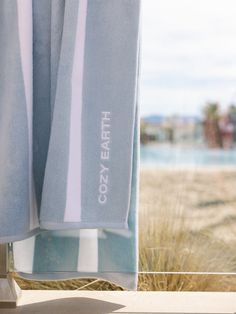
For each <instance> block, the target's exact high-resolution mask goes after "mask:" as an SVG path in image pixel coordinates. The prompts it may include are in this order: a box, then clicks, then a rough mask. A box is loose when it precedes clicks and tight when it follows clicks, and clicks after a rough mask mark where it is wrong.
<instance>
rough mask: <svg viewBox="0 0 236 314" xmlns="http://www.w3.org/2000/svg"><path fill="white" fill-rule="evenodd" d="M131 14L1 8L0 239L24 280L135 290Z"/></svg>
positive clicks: (134, 8)
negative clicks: (105, 283) (77, 281)
mask: <svg viewBox="0 0 236 314" xmlns="http://www.w3.org/2000/svg"><path fill="white" fill-rule="evenodd" d="M139 12H140V0H119V1H118V0H40V1H38V0H12V1H9V0H1V1H0V69H1V71H0V119H1V121H0V160H1V162H0V200H1V203H0V242H13V241H18V242H15V243H14V245H13V254H14V261H15V271H17V272H19V273H20V274H21V275H22V276H24V277H27V278H31V279H65V278H75V277H96V278H102V279H106V280H110V281H112V282H115V283H117V284H119V285H122V286H124V287H126V288H128V289H134V288H136V285H137V261H138V257H137V254H138V253H137V252H138V250H137V245H138V244H137V243H138V241H137V217H136V215H137V184H138V175H137V173H138V172H137V171H138V170H137V169H138V138H139V137H138V129H139V125H138V123H139V122H138V121H139V118H138V106H137V102H138V97H137V93H138V77H139V74H138V66H139V64H138V63H139V62H138V61H139ZM25 238H27V239H25ZM22 239H23V240H22ZM19 240H20V241H19Z"/></svg>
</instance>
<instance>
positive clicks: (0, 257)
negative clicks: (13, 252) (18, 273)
mask: <svg viewBox="0 0 236 314" xmlns="http://www.w3.org/2000/svg"><path fill="white" fill-rule="evenodd" d="M8 265H9V264H8V244H0V308H14V307H16V306H17V299H18V297H19V296H20V294H21V290H20V288H19V286H18V285H17V283H16V282H15V280H14V279H13V278H12V276H11V274H10V273H9V272H8V268H9V267H8Z"/></svg>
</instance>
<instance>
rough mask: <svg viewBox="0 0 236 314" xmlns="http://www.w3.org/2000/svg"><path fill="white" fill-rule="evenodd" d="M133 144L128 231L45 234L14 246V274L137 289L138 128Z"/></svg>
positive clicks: (137, 128)
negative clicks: (103, 282)
mask: <svg viewBox="0 0 236 314" xmlns="http://www.w3.org/2000/svg"><path fill="white" fill-rule="evenodd" d="M136 123H137V124H136V128H135V134H134V143H133V164H132V188H131V200H130V206H129V218H128V226H129V229H128V230H124V229H121V230H119V229H80V230H65V231H64V230H60V231H44V232H41V233H40V234H39V235H37V236H36V237H31V238H29V239H27V240H23V241H19V242H15V243H14V244H13V253H14V265H15V269H14V271H16V272H18V273H19V275H20V276H22V277H24V278H27V279H33V280H58V279H69V278H82V277H83V278H88V277H91V278H100V279H104V280H108V281H111V282H113V283H116V284H117V285H120V286H122V287H124V288H126V289H131V290H133V289H136V288H137V276H138V275H137V273H138V238H137V225H138V223H137V211H136V207H137V199H138V198H137V194H138V193H137V192H138V191H137V189H138V173H139V167H138V166H139V165H138V164H137V163H138V160H139V158H138V154H139V134H138V133H139V131H138V130H139V125H138V119H136Z"/></svg>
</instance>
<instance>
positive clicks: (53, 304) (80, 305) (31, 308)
mask: <svg viewBox="0 0 236 314" xmlns="http://www.w3.org/2000/svg"><path fill="white" fill-rule="evenodd" d="M235 312H236V293H232V292H226V293H220V292H214V293H212V292H123V291H119V292H117V291H63V290H60V291H58V290H57V291H55V290H47V291H45V290H44V291H42V290H38V291H37V290H28V291H26V290H23V291H22V296H21V297H20V299H19V300H18V307H17V309H1V310H0V313H7V314H10V313H15V314H16V313H24V314H28V313H30V314H31V313H37V314H41V313H43V314H47V313H50V314H54V313H56V314H64V313H65V314H75V313H76V314H80V313H82V314H86V313H89V314H92V313H95V314H109V313H211V314H213V313H235Z"/></svg>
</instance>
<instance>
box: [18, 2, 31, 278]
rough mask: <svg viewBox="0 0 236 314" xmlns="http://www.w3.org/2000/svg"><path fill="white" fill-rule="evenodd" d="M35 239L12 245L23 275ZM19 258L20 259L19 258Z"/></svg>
mask: <svg viewBox="0 0 236 314" xmlns="http://www.w3.org/2000/svg"><path fill="white" fill-rule="evenodd" d="M20 1H21V0H20ZM35 239H36V237H30V238H28V239H25V240H24V241H16V242H15V243H14V250H13V254H14V256H13V258H14V269H16V270H20V271H21V272H23V273H28V274H32V273H33V268H34V254H35ZM26 248H27V249H26ZM22 252H23V254H22ZM21 256H22V258H20V257H21Z"/></svg>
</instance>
